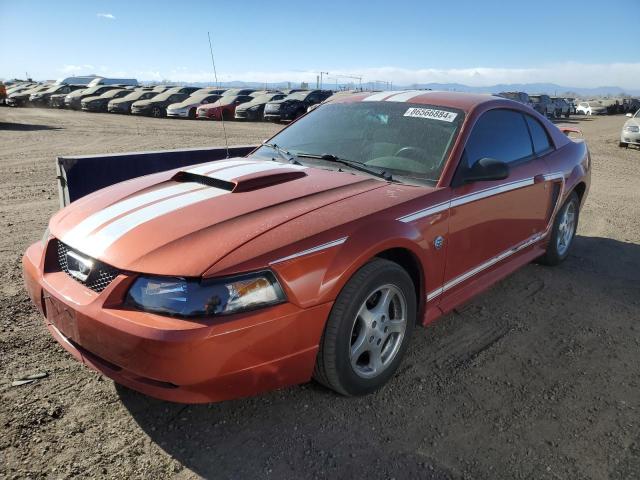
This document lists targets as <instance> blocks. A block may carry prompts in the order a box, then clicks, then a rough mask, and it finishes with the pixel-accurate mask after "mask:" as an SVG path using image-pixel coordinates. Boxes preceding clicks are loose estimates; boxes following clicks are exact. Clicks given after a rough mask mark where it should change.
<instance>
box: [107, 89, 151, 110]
mask: <svg viewBox="0 0 640 480" xmlns="http://www.w3.org/2000/svg"><path fill="white" fill-rule="evenodd" d="M160 93H162V92H158V91H157V90H155V89H149V88H141V89H136V90H134V91H133V92H129V94H128V95H126V96H124V97H121V98H117V99H111V100H109V103H107V110H108V111H109V113H131V105H133V104H134V103H135V102H137V101H138V100H149V99H150V98H153V97H155V96H158V95H160Z"/></svg>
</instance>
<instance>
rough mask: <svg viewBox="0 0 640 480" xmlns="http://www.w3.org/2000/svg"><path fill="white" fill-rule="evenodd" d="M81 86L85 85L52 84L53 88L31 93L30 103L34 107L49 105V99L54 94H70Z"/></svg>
mask: <svg viewBox="0 0 640 480" xmlns="http://www.w3.org/2000/svg"><path fill="white" fill-rule="evenodd" d="M81 88H85V87H84V86H83V85H65V84H64V83H59V84H56V85H52V86H51V88H48V89H47V90H43V91H41V92H37V93H33V94H31V95H30V96H29V103H30V104H31V105H32V106H34V107H43V106H48V105H49V99H50V98H51V96H52V95H68V94H70V93H71V92H73V91H75V90H80V89H81Z"/></svg>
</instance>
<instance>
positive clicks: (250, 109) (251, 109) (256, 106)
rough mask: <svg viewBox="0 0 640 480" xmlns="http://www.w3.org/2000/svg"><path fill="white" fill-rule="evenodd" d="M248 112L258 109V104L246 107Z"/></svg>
mask: <svg viewBox="0 0 640 480" xmlns="http://www.w3.org/2000/svg"><path fill="white" fill-rule="evenodd" d="M246 110H247V111H248V112H256V111H258V110H260V105H255V106H253V107H249V108H247V109H246Z"/></svg>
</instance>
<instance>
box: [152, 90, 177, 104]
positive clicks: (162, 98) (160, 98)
mask: <svg viewBox="0 0 640 480" xmlns="http://www.w3.org/2000/svg"><path fill="white" fill-rule="evenodd" d="M172 95H176V92H172V91H168V92H162V93H160V94H158V95H156V96H155V97H153V99H154V100H157V101H159V102H163V101H165V100H168V99H169V98H170V97H171V96H172Z"/></svg>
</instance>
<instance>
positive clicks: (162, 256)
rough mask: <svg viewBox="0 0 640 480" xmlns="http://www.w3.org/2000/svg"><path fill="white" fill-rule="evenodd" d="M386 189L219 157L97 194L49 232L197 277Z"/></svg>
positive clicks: (116, 258)
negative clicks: (289, 226) (252, 245)
mask: <svg viewBox="0 0 640 480" xmlns="http://www.w3.org/2000/svg"><path fill="white" fill-rule="evenodd" d="M183 172H187V173H186V174H185V173H183ZM185 179H186V180H188V181H182V180H185ZM214 179H215V180H214ZM206 183H209V185H207V184H206ZM211 185H213V186H211ZM386 185H387V183H386V182H382V181H379V180H376V179H373V178H371V177H368V176H364V175H354V174H350V173H345V172H335V171H329V170H324V169H317V168H310V167H309V168H307V167H303V166H297V165H287V164H281V163H277V162H271V161H260V160H254V159H251V158H248V159H247V158H239V159H231V160H221V161H217V162H210V163H208V164H203V165H198V166H196V167H190V168H187V169H184V170H173V171H169V172H162V173H159V174H155V175H148V176H145V177H140V178H136V179H133V180H130V181H127V182H123V183H120V184H116V185H113V186H111V187H108V188H106V189H103V190H99V191H97V192H95V193H93V194H91V195H88V196H86V197H83V198H81V199H80V200H78V201H76V202H74V203H72V204H71V205H69V206H68V207H66V208H64V209H62V210H61V211H60V212H58V213H57V214H56V215H55V216H54V217H53V218H52V219H51V222H50V224H49V227H50V231H51V233H52V235H53V236H55V237H56V238H58V239H60V240H61V241H62V242H64V243H66V244H68V245H69V246H71V247H72V248H74V249H76V250H78V251H79V252H81V253H83V254H85V255H87V256H90V257H92V258H97V259H99V260H100V261H102V262H105V263H107V264H109V265H112V266H114V267H116V268H119V269H121V270H126V271H134V272H141V273H153V274H158V275H178V276H187V277H193V276H200V275H202V274H203V273H204V272H206V271H207V269H208V268H209V267H210V266H211V265H213V264H215V263H216V262H218V261H219V260H221V259H222V258H224V257H225V256H226V255H228V254H229V253H231V252H236V251H237V250H238V249H241V248H242V246H243V245H244V244H246V243H247V242H250V241H251V240H253V239H255V238H256V237H258V236H260V235H263V234H264V233H266V232H268V231H269V230H271V229H274V228H277V227H278V226H280V225H283V224H284V223H286V222H289V221H292V220H295V219H297V218H299V217H301V216H303V215H306V214H309V213H310V212H312V211H314V210H317V209H320V208H322V207H325V206H327V205H329V204H331V203H334V202H338V201H340V200H343V199H345V198H348V197H353V196H355V195H361V194H363V193H365V192H367V191H370V190H373V189H376V188H382V187H385V186H386Z"/></svg>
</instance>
